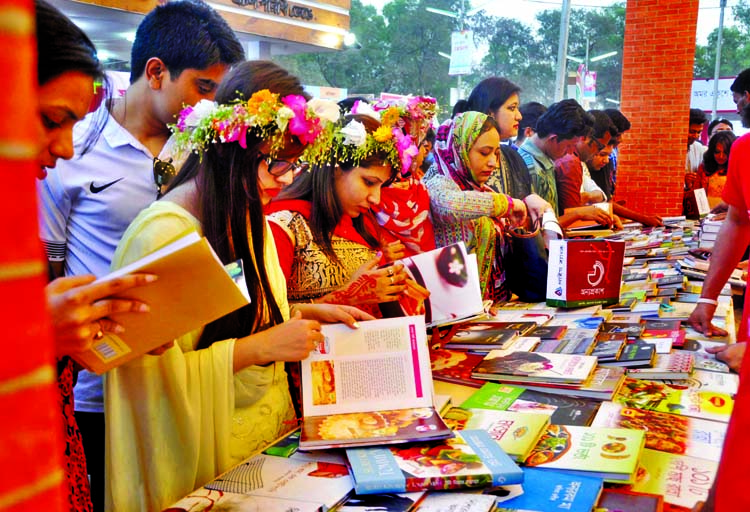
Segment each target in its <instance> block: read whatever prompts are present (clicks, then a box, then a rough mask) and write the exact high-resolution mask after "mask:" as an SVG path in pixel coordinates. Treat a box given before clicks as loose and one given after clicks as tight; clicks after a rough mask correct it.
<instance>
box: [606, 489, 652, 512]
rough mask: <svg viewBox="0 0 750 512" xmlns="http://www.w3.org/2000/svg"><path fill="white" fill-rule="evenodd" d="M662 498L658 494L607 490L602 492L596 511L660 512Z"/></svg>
mask: <svg viewBox="0 0 750 512" xmlns="http://www.w3.org/2000/svg"><path fill="white" fill-rule="evenodd" d="M663 509H664V498H663V497H662V496H659V495H658V494H649V493H645V492H635V491H628V490H627V489H620V488H617V489H615V488H609V489H604V490H602V495H601V497H600V498H599V503H598V504H597V510H598V511H601V512H604V511H607V512H609V511H611V512H616V511H621V512H626V511H627V512H662V511H663Z"/></svg>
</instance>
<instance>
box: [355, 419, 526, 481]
mask: <svg viewBox="0 0 750 512" xmlns="http://www.w3.org/2000/svg"><path fill="white" fill-rule="evenodd" d="M346 457H347V459H348V460H349V465H350V467H351V470H352V476H353V477H354V489H355V492H356V493H357V494H380V493H384V492H386V493H388V492H414V491H424V490H448V489H463V488H477V487H486V486H488V485H501V484H518V483H521V482H522V481H523V472H522V471H521V468H519V467H518V466H517V465H516V463H515V462H513V460H512V459H511V458H510V457H509V456H508V455H507V454H506V453H505V452H504V451H503V450H502V448H500V446H498V444H497V442H496V441H495V440H494V439H492V438H491V437H490V435H489V434H488V433H487V432H485V431H483V430H462V431H459V432H456V433H455V437H452V438H449V439H444V440H442V441H432V442H423V443H408V444H403V445H396V446H390V447H381V446H371V447H369V448H348V449H347V450H346Z"/></svg>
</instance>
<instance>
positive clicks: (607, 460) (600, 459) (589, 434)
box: [526, 425, 645, 483]
mask: <svg viewBox="0 0 750 512" xmlns="http://www.w3.org/2000/svg"><path fill="white" fill-rule="evenodd" d="M644 443H645V435H644V433H643V432H642V431H638V430H630V429H626V428H607V427H578V426H574V425H550V426H549V427H548V428H547V432H545V434H544V435H542V438H541V439H540V440H539V443H538V444H537V445H536V447H534V449H533V450H532V451H531V454H530V455H529V457H528V458H527V459H526V465H527V466H534V467H539V468H553V469H564V470H569V471H575V472H580V474H583V475H588V476H596V477H599V478H602V479H604V481H606V482H614V483H632V482H633V481H634V479H635V474H636V470H637V469H638V459H639V458H640V456H641V452H642V451H643V446H644Z"/></svg>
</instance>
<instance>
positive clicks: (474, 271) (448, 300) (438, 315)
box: [380, 242, 484, 327]
mask: <svg viewBox="0 0 750 512" xmlns="http://www.w3.org/2000/svg"><path fill="white" fill-rule="evenodd" d="M396 263H402V264H403V265H404V269H405V270H406V273H407V274H408V275H409V278H410V280H409V281H407V290H406V291H405V292H404V293H403V295H402V297H401V298H400V299H399V301H398V302H390V303H386V304H381V305H380V308H381V310H382V311H383V316H386V317H393V316H404V315H407V316H408V315H424V316H425V322H426V323H427V326H428V327H432V326H435V325H442V324H446V323H450V322H454V321H456V320H461V319H465V318H469V317H472V316H476V315H478V314H480V313H483V312H484V304H483V301H482V290H481V287H480V285H479V269H478V267H477V257H476V255H475V254H468V253H467V252H466V246H465V245H464V243H463V242H458V243H456V244H452V245H447V246H445V247H440V248H439V249H434V250H432V251H428V252H423V253H421V254H416V255H414V256H410V257H408V258H403V259H401V260H398V261H396ZM425 290H426V291H427V292H429V293H424V292H425Z"/></svg>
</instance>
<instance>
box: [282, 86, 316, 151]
mask: <svg viewBox="0 0 750 512" xmlns="http://www.w3.org/2000/svg"><path fill="white" fill-rule="evenodd" d="M281 101H282V103H284V105H286V106H287V107H289V108H290V109H291V110H292V112H294V117H293V118H291V119H290V120H289V133H291V134H292V135H296V136H297V138H298V139H299V140H300V142H301V143H302V144H312V143H313V142H315V139H316V138H317V136H318V134H319V133H320V131H321V129H322V128H321V127H320V120H319V119H318V118H313V119H308V118H307V101H306V100H305V98H303V97H302V96H299V95H289V96H286V97H284V98H282V100H281Z"/></svg>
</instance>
